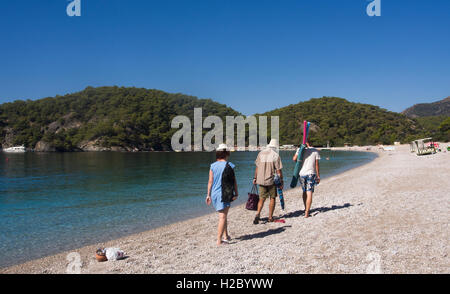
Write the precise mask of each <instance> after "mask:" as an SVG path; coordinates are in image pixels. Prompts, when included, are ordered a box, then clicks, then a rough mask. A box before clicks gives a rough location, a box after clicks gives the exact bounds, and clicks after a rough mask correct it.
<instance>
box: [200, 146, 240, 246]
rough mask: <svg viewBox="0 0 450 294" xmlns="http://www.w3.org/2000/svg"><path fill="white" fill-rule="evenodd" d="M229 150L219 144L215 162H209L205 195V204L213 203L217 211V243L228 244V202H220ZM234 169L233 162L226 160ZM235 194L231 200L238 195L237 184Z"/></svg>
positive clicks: (229, 238)
mask: <svg viewBox="0 0 450 294" xmlns="http://www.w3.org/2000/svg"><path fill="white" fill-rule="evenodd" d="M229 157H230V152H229V151H228V150H227V145H225V144H220V145H219V147H218V148H217V149H216V162H214V163H213V164H211V167H210V170H209V181H208V194H207V196H206V204H207V205H211V203H212V204H213V206H214V208H215V209H216V211H217V212H218V213H219V224H218V226H217V245H223V244H228V242H229V241H230V240H231V237H230V235H228V220H227V216H228V210H229V209H230V202H222V174H223V171H224V170H225V166H226V165H227V162H228V158H229ZM228 163H229V165H230V166H231V167H232V168H233V169H234V164H232V163H231V162H228ZM234 190H235V196H234V198H233V199H232V201H234V200H236V198H237V197H238V190H237V184H236V181H235V184H234Z"/></svg>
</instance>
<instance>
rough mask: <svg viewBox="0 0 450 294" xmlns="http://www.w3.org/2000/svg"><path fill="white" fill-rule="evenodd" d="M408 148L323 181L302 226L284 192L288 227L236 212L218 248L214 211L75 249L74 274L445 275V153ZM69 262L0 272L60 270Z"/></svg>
mask: <svg viewBox="0 0 450 294" xmlns="http://www.w3.org/2000/svg"><path fill="white" fill-rule="evenodd" d="M408 151H409V149H408V147H407V146H401V147H400V148H399V147H397V151H393V152H379V151H376V152H379V155H380V157H379V158H377V159H376V160H374V161H372V162H371V163H369V164H367V165H364V166H361V167H358V168H356V169H353V170H350V171H347V172H345V173H342V174H340V175H337V176H334V177H332V178H329V179H326V180H323V181H322V183H321V184H320V185H319V186H318V187H317V190H316V193H315V195H314V196H315V197H314V200H313V215H314V216H313V217H311V218H309V219H305V218H303V217H302V213H303V203H302V201H301V197H300V192H299V191H298V190H292V191H289V192H286V193H285V194H286V195H285V197H286V205H287V212H288V216H287V217H286V218H285V220H286V223H285V224H281V223H266V224H260V225H256V226H255V225H253V224H252V219H253V216H254V212H249V211H246V210H245V209H244V207H243V206H238V207H233V208H232V209H231V210H230V216H229V230H230V233H231V234H232V236H233V237H234V241H233V243H232V244H231V245H229V246H222V247H220V248H218V247H217V246H216V245H215V234H216V224H217V219H216V218H217V215H216V214H211V215H207V216H203V217H200V218H196V219H191V220H188V221H185V222H181V223H176V224H173V225H169V226H166V227H163V228H159V229H156V230H151V231H147V232H143V233H140V234H136V235H132V236H128V237H125V238H121V239H118V240H114V241H111V242H107V243H106V244H97V245H95V246H88V247H84V248H81V249H79V250H76V251H75V252H78V253H80V254H81V261H82V263H83V264H82V267H81V272H82V273H366V272H367V271H371V272H383V273H449V272H450V258H449V223H450V214H449V212H450V201H449V200H450V153H448V152H446V153H439V154H436V155H433V156H426V157H417V156H415V155H413V154H410V153H409V152H408ZM285 160H287V159H285ZM286 172H287V173H288V174H289V173H290V171H286ZM242 196H244V197H246V196H245V195H242ZM267 211H268V209H267V207H266V208H265V210H264V211H263V216H264V215H267ZM275 213H276V215H279V214H280V213H281V212H280V211H279V210H278V208H277V210H276V211H275ZM100 246H105V247H109V246H114V247H120V248H122V249H123V250H124V251H125V252H126V253H127V255H129V258H127V259H125V260H122V261H115V262H113V261H111V262H104V263H98V262H96V261H95V259H94V257H93V252H95V248H97V247H100ZM66 257H67V252H66V253H62V254H58V255H55V256H51V257H47V258H43V259H40V260H35V261H31V262H28V263H25V264H22V265H18V266H13V267H10V268H5V269H0V273H65V272H66V269H67V265H68V261H67V260H66Z"/></svg>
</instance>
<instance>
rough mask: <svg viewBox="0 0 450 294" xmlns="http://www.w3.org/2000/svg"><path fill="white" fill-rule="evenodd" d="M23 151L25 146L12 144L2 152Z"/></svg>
mask: <svg viewBox="0 0 450 294" xmlns="http://www.w3.org/2000/svg"><path fill="white" fill-rule="evenodd" d="M25 151H26V150H25V146H14V147H9V148H5V149H3V152H7V153H24V152H25Z"/></svg>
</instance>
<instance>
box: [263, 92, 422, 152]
mask: <svg viewBox="0 0 450 294" xmlns="http://www.w3.org/2000/svg"><path fill="white" fill-rule="evenodd" d="M262 115H278V116H279V117H280V141H281V142H282V144H299V141H300V137H301V130H300V128H301V124H302V122H303V120H308V121H310V122H312V123H313V126H312V127H311V135H310V140H311V143H312V144H313V145H316V146H323V145H326V144H327V141H329V142H330V144H331V145H332V146H342V145H343V144H344V143H351V144H354V145H369V144H370V145H373V144H378V143H381V144H392V143H393V142H395V141H401V142H407V141H410V140H412V139H414V138H418V137H420V136H423V135H424V134H426V133H427V132H426V131H425V130H424V129H423V127H422V126H421V125H420V124H419V123H418V122H417V121H416V120H413V119H410V118H408V117H406V116H405V115H402V114H399V113H395V112H391V111H387V110H384V109H382V108H380V107H378V106H373V105H368V104H361V103H352V102H349V101H347V100H345V99H342V98H336V97H323V98H313V99H310V100H309V101H306V102H300V103H298V104H293V105H289V106H286V107H283V108H279V109H275V110H273V111H269V112H266V113H264V114H262Z"/></svg>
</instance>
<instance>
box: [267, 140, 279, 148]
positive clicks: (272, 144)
mask: <svg viewBox="0 0 450 294" xmlns="http://www.w3.org/2000/svg"><path fill="white" fill-rule="evenodd" d="M267 147H271V148H279V147H280V145H278V140H277V139H272V140H270V143H269V145H267Z"/></svg>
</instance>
